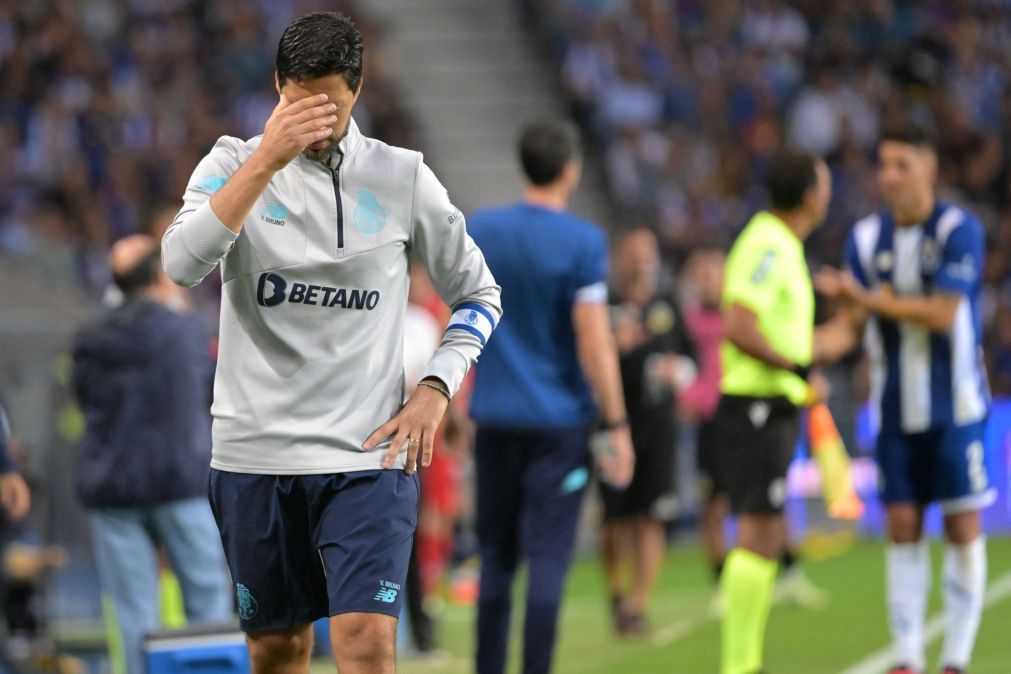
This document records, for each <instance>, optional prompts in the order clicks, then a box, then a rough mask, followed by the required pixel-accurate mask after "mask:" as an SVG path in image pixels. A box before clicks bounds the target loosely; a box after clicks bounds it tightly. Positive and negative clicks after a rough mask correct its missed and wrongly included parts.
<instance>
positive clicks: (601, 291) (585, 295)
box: [576, 281, 607, 304]
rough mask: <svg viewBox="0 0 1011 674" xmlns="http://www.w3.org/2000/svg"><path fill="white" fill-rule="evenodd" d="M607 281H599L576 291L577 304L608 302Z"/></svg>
mask: <svg viewBox="0 0 1011 674" xmlns="http://www.w3.org/2000/svg"><path fill="white" fill-rule="evenodd" d="M606 303H607V283H605V282H604V281H597V282H596V283H591V284H590V285H588V286H583V287H582V288H580V289H579V290H577V291H576V304H606Z"/></svg>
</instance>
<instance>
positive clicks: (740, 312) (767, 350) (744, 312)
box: [723, 303, 804, 370]
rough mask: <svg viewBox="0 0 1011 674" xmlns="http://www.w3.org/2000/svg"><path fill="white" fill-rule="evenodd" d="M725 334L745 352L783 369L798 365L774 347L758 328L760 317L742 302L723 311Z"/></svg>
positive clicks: (793, 367)
mask: <svg viewBox="0 0 1011 674" xmlns="http://www.w3.org/2000/svg"><path fill="white" fill-rule="evenodd" d="M723 330H724V335H725V336H726V338H727V339H728V340H730V343H731V344H733V345H734V346H736V347H737V348H738V349H740V350H741V352H743V353H744V354H746V355H748V356H751V357H752V358H754V359H756V360H760V361H762V362H763V363H767V364H768V365H771V366H773V367H778V368H779V369H781V370H794V369H795V368H796V367H797V366H798V365H804V363H794V362H793V361H791V360H789V359H787V358H784V357H783V356H781V355H780V354H779V352H777V351H776V350H775V349H773V348H772V345H771V344H769V340H767V339H766V338H765V335H763V334H762V332H761V330H759V329H758V317H757V316H755V314H754V313H752V312H751V310H750V309H748V308H747V307H745V306H743V305H741V304H737V303H734V304H731V305H730V306H729V307H727V308H726V309H724V311H723Z"/></svg>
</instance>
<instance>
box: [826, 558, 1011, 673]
mask: <svg viewBox="0 0 1011 674" xmlns="http://www.w3.org/2000/svg"><path fill="white" fill-rule="evenodd" d="M1008 597H1011V571H1009V572H1007V573H1005V574H1004V575H1002V576H1000V577H998V578H996V579H995V580H994V581H993V582H992V583H990V585H989V586H988V587H987V588H986V596H985V598H984V599H983V610H984V611H986V610H987V609H988V608H990V607H991V606H993V605H994V604H998V603H1000V602H1002V601H1004V600H1005V599H1007V598H1008ZM942 634H944V614H943V613H942V614H941V615H936V616H934V617H933V618H931V619H930V621H929V622H927V624H926V627H925V628H924V631H923V637H924V642H925V643H924V645H926V646H929V645H930V644H931V643H932V642H933V641H936V640H937V639H938V637H940V636H941V635H942ZM892 657H893V655H892V648H891V645H889V646H888V647H887V648H882V649H881V650H880V651H877V652H875V653H872V654H871V655H869V656H867V658H865V659H864V660H861V661H860V662H858V663H857V664H855V665H853V666H852V667H850V668H849V669H846V670H843V672H842V674H881V673H882V672H884V671H885V670H887V669H888V668H889V667H891V666H892V665H893V664H895V663H893V662H892Z"/></svg>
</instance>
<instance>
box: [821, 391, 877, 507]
mask: <svg viewBox="0 0 1011 674" xmlns="http://www.w3.org/2000/svg"><path fill="white" fill-rule="evenodd" d="M807 428H808V440H809V441H810V443H809V447H810V448H811V455H812V456H814V460H815V462H816V463H817V464H818V472H820V473H821V490H822V495H823V496H824V497H825V507H826V509H827V510H828V514H829V517H832V518H833V519H838V520H857V519H860V517H861V516H862V515H863V514H864V503H863V501H861V500H860V496H859V495H858V494H857V492H856V489H855V488H854V487H853V474H852V472H851V471H850V457H849V454H847V453H846V445H844V444H843V440H842V436H841V435H839V429H838V428H837V427H836V425H835V420H833V419H832V413H831V412H830V411H829V409H828V405H826V404H825V403H823V402H819V403H815V404H814V405H812V406H811V408H810V409H809V410H808V417H807Z"/></svg>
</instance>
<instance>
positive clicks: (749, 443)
mask: <svg viewBox="0 0 1011 674" xmlns="http://www.w3.org/2000/svg"><path fill="white" fill-rule="evenodd" d="M713 422H714V427H715V430H714V438H713V440H714V444H715V447H716V452H715V471H714V472H715V476H714V482H715V483H716V484H718V485H720V487H721V488H722V489H725V490H726V494H727V496H728V497H729V498H730V507H731V509H732V510H733V512H735V513H745V514H749V513H750V514H760V513H781V512H783V504H784V503H785V501H786V473H787V471H788V470H789V468H790V462H791V461H792V460H793V453H794V449H795V448H796V444H797V437H798V434H799V432H800V419H799V412H798V409H797V407H796V406H795V405H793V403H791V402H790V401H789V400H787V399H786V398H783V397H777V398H752V397H748V396H735V395H723V396H722V397H721V398H720V406H719V409H718V410H717V412H716V417H715V419H714V420H713Z"/></svg>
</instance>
